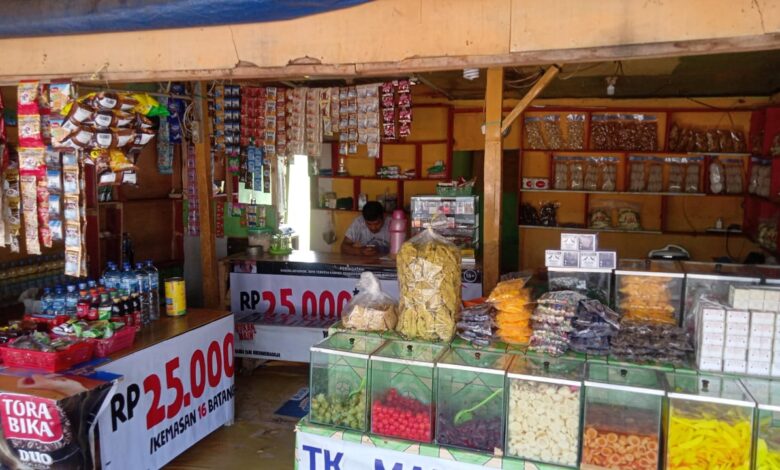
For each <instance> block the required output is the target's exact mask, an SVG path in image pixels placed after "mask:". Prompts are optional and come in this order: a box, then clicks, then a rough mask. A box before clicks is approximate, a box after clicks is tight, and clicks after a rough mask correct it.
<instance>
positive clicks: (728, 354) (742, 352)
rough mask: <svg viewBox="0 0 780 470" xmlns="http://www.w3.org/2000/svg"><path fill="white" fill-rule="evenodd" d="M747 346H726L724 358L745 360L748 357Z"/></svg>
mask: <svg viewBox="0 0 780 470" xmlns="http://www.w3.org/2000/svg"><path fill="white" fill-rule="evenodd" d="M747 354H748V350H747V348H725V349H724V350H723V359H731V360H739V361H744V360H746V359H747Z"/></svg>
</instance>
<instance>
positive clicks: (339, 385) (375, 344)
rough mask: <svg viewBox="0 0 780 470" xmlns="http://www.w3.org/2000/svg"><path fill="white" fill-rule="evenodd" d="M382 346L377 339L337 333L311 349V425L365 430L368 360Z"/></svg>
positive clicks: (381, 342) (380, 340)
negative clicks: (317, 424)
mask: <svg viewBox="0 0 780 470" xmlns="http://www.w3.org/2000/svg"><path fill="white" fill-rule="evenodd" d="M382 344H384V340H382V339H380V338H375V337H368V336H357V335H351V334H347V333H337V334H334V335H332V336H330V337H328V338H326V339H324V340H323V341H321V342H319V343H318V344H316V345H314V346H312V347H311V349H310V351H311V367H310V369H309V374H310V376H309V389H310V393H311V397H312V398H311V412H310V413H309V420H310V421H311V422H313V423H319V424H326V425H329V426H337V427H341V428H347V429H354V430H356V431H361V432H365V431H366V430H367V426H366V419H367V416H368V413H367V410H368V406H367V405H368V402H367V393H366V391H367V390H368V378H369V377H368V359H369V356H370V355H371V353H373V352H374V351H376V350H377V349H378V348H379V347H381V346H382Z"/></svg>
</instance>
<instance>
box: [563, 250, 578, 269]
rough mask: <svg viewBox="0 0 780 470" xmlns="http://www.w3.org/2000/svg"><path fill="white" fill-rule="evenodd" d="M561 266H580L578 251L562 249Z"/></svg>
mask: <svg viewBox="0 0 780 470" xmlns="http://www.w3.org/2000/svg"><path fill="white" fill-rule="evenodd" d="M563 267H564V268H579V267H580V253H579V252H578V251H564V252H563Z"/></svg>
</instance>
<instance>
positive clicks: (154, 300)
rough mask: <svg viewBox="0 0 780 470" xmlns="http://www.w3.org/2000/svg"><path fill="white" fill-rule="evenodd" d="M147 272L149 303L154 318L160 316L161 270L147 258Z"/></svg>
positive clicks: (156, 318)
mask: <svg viewBox="0 0 780 470" xmlns="http://www.w3.org/2000/svg"><path fill="white" fill-rule="evenodd" d="M146 273H147V275H148V276H149V292H150V294H151V295H150V296H149V305H150V307H151V309H150V313H151V318H152V320H158V319H159V318H160V272H159V271H157V268H155V267H154V264H152V260H150V259H148V260H146Z"/></svg>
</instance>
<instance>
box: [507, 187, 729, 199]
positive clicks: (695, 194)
mask: <svg viewBox="0 0 780 470" xmlns="http://www.w3.org/2000/svg"><path fill="white" fill-rule="evenodd" d="M520 192H521V193H569V194H614V195H616V196H620V195H623V196H625V195H630V196H695V197H701V196H733V197H743V196H744V195H742V194H706V193H651V192H639V191H585V190H582V191H580V190H574V189H521V190H520Z"/></svg>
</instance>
